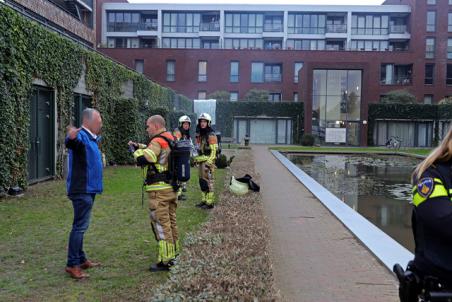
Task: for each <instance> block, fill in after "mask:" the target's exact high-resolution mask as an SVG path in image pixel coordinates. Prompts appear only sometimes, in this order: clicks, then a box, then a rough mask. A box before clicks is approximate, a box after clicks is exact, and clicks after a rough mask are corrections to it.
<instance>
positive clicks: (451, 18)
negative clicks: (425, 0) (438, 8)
mask: <svg viewBox="0 0 452 302" xmlns="http://www.w3.org/2000/svg"><path fill="white" fill-rule="evenodd" d="M447 31H448V32H452V13H448V14H447Z"/></svg>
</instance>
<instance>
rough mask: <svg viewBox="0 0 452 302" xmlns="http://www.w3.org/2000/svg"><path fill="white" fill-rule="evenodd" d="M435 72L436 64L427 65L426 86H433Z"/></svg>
mask: <svg viewBox="0 0 452 302" xmlns="http://www.w3.org/2000/svg"><path fill="white" fill-rule="evenodd" d="M434 70H435V64H425V77H424V84H426V85H432V84H433V73H434Z"/></svg>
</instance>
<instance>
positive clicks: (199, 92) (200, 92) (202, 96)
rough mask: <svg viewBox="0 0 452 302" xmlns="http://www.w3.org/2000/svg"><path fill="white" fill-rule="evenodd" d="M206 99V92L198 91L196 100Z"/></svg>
mask: <svg viewBox="0 0 452 302" xmlns="http://www.w3.org/2000/svg"><path fill="white" fill-rule="evenodd" d="M205 99H207V92H206V91H204V90H200V91H198V100H205Z"/></svg>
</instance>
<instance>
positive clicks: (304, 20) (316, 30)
mask: <svg viewBox="0 0 452 302" xmlns="http://www.w3.org/2000/svg"><path fill="white" fill-rule="evenodd" d="M287 27H288V28H287V29H288V33H289V34H324V33H325V27H326V16H325V15H319V14H300V13H289V20H288V26H287Z"/></svg>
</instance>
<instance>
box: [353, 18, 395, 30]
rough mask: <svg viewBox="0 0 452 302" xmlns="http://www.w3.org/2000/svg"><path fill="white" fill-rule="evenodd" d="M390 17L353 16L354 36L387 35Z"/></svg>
mask: <svg viewBox="0 0 452 302" xmlns="http://www.w3.org/2000/svg"><path fill="white" fill-rule="evenodd" d="M388 31H389V16H388V15H363V14H353V15H352V35H387V34H388Z"/></svg>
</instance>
